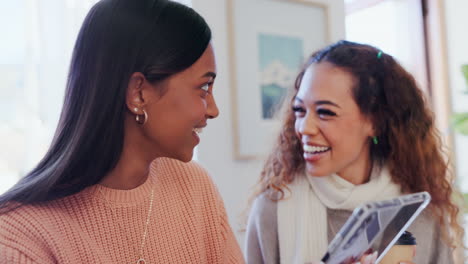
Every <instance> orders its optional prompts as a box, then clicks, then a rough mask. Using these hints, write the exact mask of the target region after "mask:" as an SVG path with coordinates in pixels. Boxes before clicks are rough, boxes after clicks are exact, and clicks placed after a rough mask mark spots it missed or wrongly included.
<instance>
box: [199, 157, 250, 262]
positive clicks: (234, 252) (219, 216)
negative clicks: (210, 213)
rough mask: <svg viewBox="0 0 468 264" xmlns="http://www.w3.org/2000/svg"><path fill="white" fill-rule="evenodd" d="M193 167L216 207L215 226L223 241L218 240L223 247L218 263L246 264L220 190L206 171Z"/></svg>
mask: <svg viewBox="0 0 468 264" xmlns="http://www.w3.org/2000/svg"><path fill="white" fill-rule="evenodd" d="M191 166H193V169H194V171H196V174H197V175H198V176H199V177H200V178H199V179H200V180H201V181H203V182H204V183H205V184H204V186H205V187H208V189H205V192H207V193H208V197H209V198H210V200H211V202H213V205H214V207H213V209H214V210H215V214H214V215H216V219H215V220H214V221H215V222H216V224H215V225H216V226H217V227H218V228H217V230H218V231H217V232H219V233H217V239H220V240H221V241H219V240H218V241H219V242H221V245H220V246H221V247H220V248H219V249H220V252H219V253H220V254H221V256H220V259H218V260H217V261H222V262H220V263H227V264H242V263H245V261H244V257H243V255H242V252H241V249H240V247H239V244H238V243H237V239H236V237H235V236H234V232H233V231H232V228H231V226H230V225H229V218H228V216H227V213H226V208H225V207H224V202H223V199H222V197H221V195H220V193H219V190H218V188H217V187H216V185H215V184H214V182H213V180H212V179H211V177H210V176H209V174H208V172H207V171H206V170H205V169H203V168H202V167H201V166H200V165H198V164H197V163H195V162H191Z"/></svg>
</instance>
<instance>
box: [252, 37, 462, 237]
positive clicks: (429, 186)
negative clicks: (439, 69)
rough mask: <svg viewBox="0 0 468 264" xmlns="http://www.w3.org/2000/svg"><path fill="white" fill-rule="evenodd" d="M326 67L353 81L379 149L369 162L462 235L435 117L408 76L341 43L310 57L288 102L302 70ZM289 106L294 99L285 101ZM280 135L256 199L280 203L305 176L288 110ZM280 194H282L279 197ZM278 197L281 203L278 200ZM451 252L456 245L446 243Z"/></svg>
mask: <svg viewBox="0 0 468 264" xmlns="http://www.w3.org/2000/svg"><path fill="white" fill-rule="evenodd" d="M321 62H328V63H331V64H333V65H335V66H336V67H339V68H340V69H342V70H345V71H347V72H349V73H350V74H352V75H353V76H354V78H355V79H356V84H355V87H353V91H352V94H353V97H354V100H355V101H356V103H357V105H358V106H359V108H360V111H361V113H363V114H364V115H365V116H367V117H369V118H370V120H371V121H372V123H373V125H374V128H375V129H376V135H377V137H378V142H379V143H378V144H377V145H374V144H369V147H370V155H371V157H370V158H371V159H372V160H373V161H374V162H377V163H379V164H386V165H387V166H388V167H389V169H390V172H391V175H392V178H393V181H394V182H396V183H397V184H399V185H400V186H401V187H402V191H403V192H408V193H413V192H420V191H427V192H429V193H430V194H431V196H432V201H431V205H430V209H431V212H432V213H433V215H434V216H435V217H436V219H437V220H438V222H439V223H440V224H441V226H449V227H450V228H451V229H452V231H454V232H455V233H454V232H450V233H451V234H452V235H453V234H463V232H464V231H463V228H462V227H461V226H460V224H459V222H458V217H459V211H460V210H459V208H458V207H457V205H456V204H455V202H454V201H453V194H455V193H456V192H455V191H454V190H453V187H452V183H453V182H452V180H453V178H452V177H451V175H450V170H449V167H448V163H447V161H446V160H445V159H444V156H443V149H442V144H441V140H440V136H439V134H438V131H437V129H436V128H435V125H434V116H433V113H432V111H431V110H430V109H429V108H428V105H427V103H426V102H425V100H424V96H423V94H422V92H421V90H420V89H419V88H418V87H417V85H416V82H415V80H414V78H413V76H412V75H411V74H409V73H408V72H407V71H406V70H405V69H403V67H402V66H401V65H400V64H399V63H398V62H397V61H395V59H394V58H393V57H392V56H390V55H388V54H385V53H382V52H381V51H380V50H378V49H377V48H375V47H372V46H369V45H363V44H358V43H353V42H349V41H339V42H337V43H335V44H333V45H330V46H328V47H326V48H324V49H322V50H319V51H318V52H316V53H314V54H313V55H312V56H311V57H310V58H309V59H308V60H307V62H306V63H305V65H304V66H303V68H302V70H301V72H300V73H299V75H298V76H297V79H296V83H295V86H294V88H295V89H294V91H293V94H292V98H294V96H295V95H296V93H297V91H298V89H299V86H300V83H301V80H302V77H303V75H304V72H305V71H306V69H307V68H308V67H309V66H310V65H312V64H316V63H321ZM286 102H287V103H289V104H291V102H292V99H291V100H289V101H286ZM286 109H287V110H286V113H285V116H284V121H283V126H282V130H281V132H280V135H279V137H278V140H277V144H276V147H275V149H274V150H273V151H272V153H271V154H270V156H269V157H268V159H267V161H266V163H265V165H264V168H263V171H262V173H261V176H260V180H259V182H258V185H257V187H258V190H257V192H256V193H255V196H256V195H258V194H260V193H263V192H265V191H267V190H270V191H271V190H274V191H275V192H269V193H274V196H272V199H273V197H275V199H279V200H281V199H283V198H284V196H285V191H287V190H288V189H287V186H286V184H288V183H291V182H292V181H293V180H294V177H295V175H296V174H297V173H298V172H300V171H302V170H304V166H305V165H304V160H303V158H302V155H303V150H302V147H301V143H300V142H299V139H298V138H297V137H296V132H295V129H294V123H295V116H294V113H293V111H292V109H291V107H290V106H289V107H287V108H286ZM278 193H279V194H280V195H279V196H278ZM278 197H279V198H278ZM448 235H449V234H448V233H447V232H446V233H445V237H446V238H447V239H446V240H447V242H449V243H450V244H451V245H452V246H455V245H456V243H454V242H452V241H453V240H452V239H449V236H448Z"/></svg>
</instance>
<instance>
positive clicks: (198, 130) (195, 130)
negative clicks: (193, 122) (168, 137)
mask: <svg viewBox="0 0 468 264" xmlns="http://www.w3.org/2000/svg"><path fill="white" fill-rule="evenodd" d="M192 131H193V132H195V133H197V134H200V133H201V132H202V131H203V129H202V128H197V127H196V128H194V129H192Z"/></svg>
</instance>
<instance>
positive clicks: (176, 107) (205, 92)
mask: <svg viewBox="0 0 468 264" xmlns="http://www.w3.org/2000/svg"><path fill="white" fill-rule="evenodd" d="M215 77H216V64H215V57H214V53H213V47H212V45H211V44H210V45H209V46H208V47H207V49H206V50H205V52H204V53H203V54H202V56H201V57H200V58H199V59H198V60H197V61H196V62H195V63H194V64H193V65H192V66H190V67H189V68H187V69H185V70H184V71H181V72H179V73H176V74H173V75H171V76H169V77H168V78H166V79H164V80H163V81H161V82H158V83H156V84H151V83H149V82H147V81H146V80H144V81H143V83H142V85H141V89H140V90H138V89H136V90H135V89H134V91H135V92H134V93H135V94H136V96H129V97H130V98H133V99H136V100H137V102H130V103H127V104H128V105H129V108H130V111H132V112H133V114H135V113H136V112H135V110H134V105H139V104H140V105H141V108H142V109H145V111H146V112H147V113H148V120H147V122H146V123H145V124H144V125H138V124H136V122H134V119H133V123H134V124H135V126H136V127H138V128H139V129H138V130H139V131H140V132H141V133H140V135H141V134H143V137H138V138H141V140H139V143H138V145H140V146H142V148H143V152H145V153H147V155H146V156H148V157H149V158H150V159H153V158H156V157H170V158H174V159H178V160H181V161H185V162H187V161H190V160H191V159H192V156H193V149H194V147H195V146H196V145H197V144H198V143H199V142H200V138H199V136H198V133H200V132H201V130H202V128H203V127H205V126H206V125H207V119H211V118H215V117H217V116H218V114H219V111H218V108H217V106H216V103H215V100H214V97H213V82H214V79H215ZM137 86H138V82H137ZM161 91H162V92H161ZM138 100H140V101H138Z"/></svg>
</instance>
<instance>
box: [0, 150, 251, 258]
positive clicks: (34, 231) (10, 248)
mask: <svg viewBox="0 0 468 264" xmlns="http://www.w3.org/2000/svg"><path fill="white" fill-rule="evenodd" d="M151 190H153V192H154V196H153V197H154V199H153V207H152V215H151V218H150V222H149V225H148V233H147V237H146V243H145V247H144V249H143V254H142V257H143V258H144V259H145V260H146V263H147V264H150V263H244V260H243V258H242V253H241V251H240V248H239V246H238V244H237V241H236V239H235V237H234V234H233V232H232V230H231V227H230V226H229V223H228V218H227V215H226V211H225V208H224V205H223V202H222V199H221V197H220V195H219V193H218V191H217V189H216V187H215V185H214V184H213V182H212V181H211V179H210V177H209V176H208V174H207V173H206V171H205V170H204V169H202V168H201V167H200V166H199V165H197V164H196V163H194V162H190V163H183V162H180V161H176V160H172V159H167V158H160V159H157V160H155V161H154V162H153V163H152V165H151V169H150V175H149V177H148V180H146V182H145V183H143V184H142V185H140V186H138V187H137V188H135V189H132V190H116V189H110V188H106V187H104V186H102V185H94V186H91V187H88V188H86V189H85V190H83V191H81V192H79V193H77V194H74V195H71V196H67V197H65V198H62V199H59V200H54V201H50V202H47V203H44V204H41V205H25V206H22V207H20V208H18V209H16V210H14V211H11V212H8V213H6V214H3V215H0V263H1V264H3V263H8V264H29V263H37V264H45V263H47V264H48V263H61V264H62V263H113V264H115V263H136V261H137V259H138V258H139V250H140V245H141V242H142V237H143V233H144V230H145V224H146V220H147V215H148V210H149V204H150V197H151Z"/></svg>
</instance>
